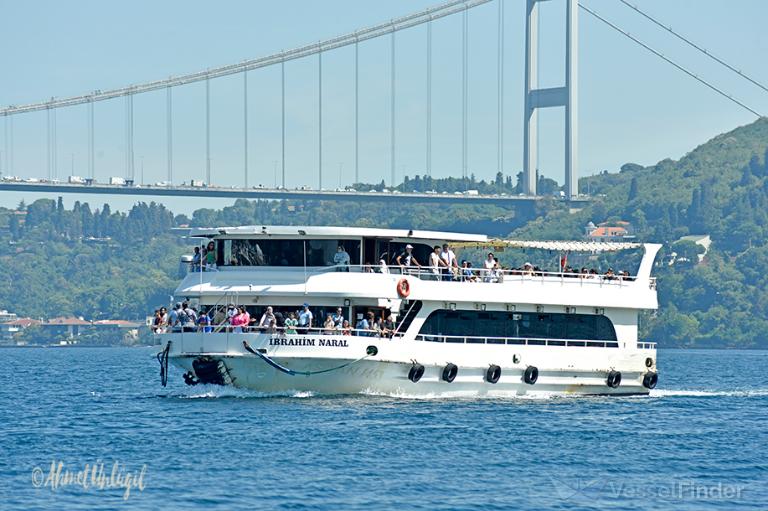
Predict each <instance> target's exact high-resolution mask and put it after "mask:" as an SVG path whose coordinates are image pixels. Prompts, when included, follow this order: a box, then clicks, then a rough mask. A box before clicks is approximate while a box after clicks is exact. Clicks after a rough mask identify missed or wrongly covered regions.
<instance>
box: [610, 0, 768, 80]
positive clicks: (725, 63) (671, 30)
mask: <svg viewBox="0 0 768 511" xmlns="http://www.w3.org/2000/svg"><path fill="white" fill-rule="evenodd" d="M619 1H620V2H621V3H623V4H624V5H626V6H627V7H629V8H630V9H632V10H634V11H635V12H637V13H638V14H640V15H641V16H643V17H644V18H646V19H647V20H649V21H650V22H652V23H653V24H655V25H657V26H659V27H661V28H662V29H664V30H666V31H667V32H669V33H670V34H672V35H673V36H675V37H677V38H678V39H680V40H681V41H683V42H684V43H686V44H687V45H688V46H691V47H692V48H695V49H696V50H698V51H700V52H701V53H703V54H704V55H706V56H707V57H709V58H710V59H712V60H714V61H715V62H717V63H718V64H720V65H722V66H724V67H726V68H727V69H729V70H730V71H733V72H734V73H736V74H737V75H739V76H741V77H742V78H744V79H745V80H747V81H749V82H751V83H752V84H753V85H756V86H758V87H760V88H761V89H763V90H764V91H765V92H768V87H766V86H765V85H763V84H762V83H760V82H758V81H757V80H755V79H754V78H752V77H750V76H748V75H747V74H746V73H744V72H742V71H740V70H739V69H736V68H735V67H733V66H732V65H730V64H729V63H728V62H726V61H725V60H723V59H721V58H720V57H718V56H716V55H713V54H712V53H710V52H709V51H708V50H707V49H706V48H704V47H702V46H700V45H698V44H696V43H694V42H693V41H691V40H690V39H688V38H687V37H685V36H683V35H681V34H678V33H677V32H675V31H674V30H673V29H672V27H670V26H667V25H665V24H664V23H662V22H661V21H659V20H658V19H656V18H654V17H653V16H651V15H650V14H648V13H647V12H644V11H643V10H641V9H640V8H639V7H638V6H636V5H633V4H631V3H629V2H627V0H619Z"/></svg>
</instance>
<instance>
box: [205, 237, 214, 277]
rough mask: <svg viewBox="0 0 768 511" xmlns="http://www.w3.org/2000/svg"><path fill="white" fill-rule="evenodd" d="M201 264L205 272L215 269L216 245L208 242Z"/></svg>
mask: <svg viewBox="0 0 768 511" xmlns="http://www.w3.org/2000/svg"><path fill="white" fill-rule="evenodd" d="M203 264H204V265H205V270H206V271H212V270H215V269H216V245H215V244H214V243H213V242H212V241H210V242H208V246H207V247H205V251H204V252H203Z"/></svg>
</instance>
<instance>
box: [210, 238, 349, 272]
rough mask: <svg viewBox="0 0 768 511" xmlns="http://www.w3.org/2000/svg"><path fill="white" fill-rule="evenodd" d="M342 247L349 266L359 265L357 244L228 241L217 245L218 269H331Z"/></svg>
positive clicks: (313, 240)
mask: <svg viewBox="0 0 768 511" xmlns="http://www.w3.org/2000/svg"><path fill="white" fill-rule="evenodd" d="M339 245H342V246H343V247H344V249H345V250H346V252H347V253H348V254H349V258H350V264H353V265H357V264H360V241H359V240H317V239H310V240H306V245H305V240H280V239H265V240H262V239H231V240H223V243H222V242H220V243H219V244H218V247H219V249H218V257H217V264H218V265H219V266H304V247H305V246H306V250H307V253H306V264H307V266H331V265H333V264H334V260H333V257H334V255H336V248H337V247H338V246H339Z"/></svg>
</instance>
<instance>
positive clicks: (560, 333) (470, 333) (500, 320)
mask: <svg viewBox="0 0 768 511" xmlns="http://www.w3.org/2000/svg"><path fill="white" fill-rule="evenodd" d="M419 333H420V334H421V335H426V336H440V335H446V336H458V337H518V338H525V339H578V340H596V341H616V330H615V329H614V327H613V324H612V323H611V320H609V319H608V318H607V317H605V316H602V315H595V314H561V313H537V312H503V311H463V310H456V311H454V310H437V311H434V312H432V313H431V314H430V315H429V317H427V320H426V321H425V322H424V325H423V326H422V327H421V331H420V332H419Z"/></svg>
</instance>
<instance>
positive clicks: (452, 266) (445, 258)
mask: <svg viewBox="0 0 768 511" xmlns="http://www.w3.org/2000/svg"><path fill="white" fill-rule="evenodd" d="M440 260H441V261H442V262H443V264H444V268H443V280H453V275H454V272H457V273H458V269H459V263H458V262H457V261H456V254H454V253H453V250H451V247H449V246H448V243H443V250H442V251H441V252H440Z"/></svg>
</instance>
